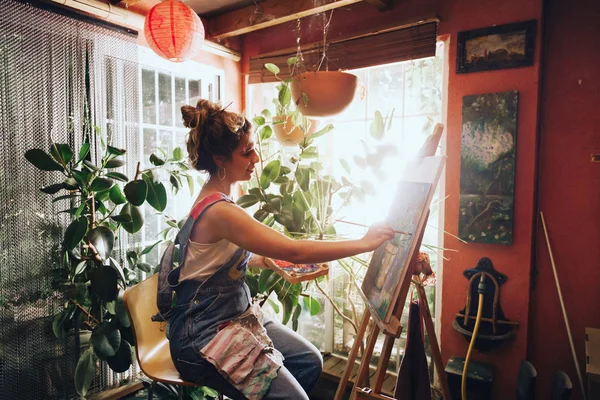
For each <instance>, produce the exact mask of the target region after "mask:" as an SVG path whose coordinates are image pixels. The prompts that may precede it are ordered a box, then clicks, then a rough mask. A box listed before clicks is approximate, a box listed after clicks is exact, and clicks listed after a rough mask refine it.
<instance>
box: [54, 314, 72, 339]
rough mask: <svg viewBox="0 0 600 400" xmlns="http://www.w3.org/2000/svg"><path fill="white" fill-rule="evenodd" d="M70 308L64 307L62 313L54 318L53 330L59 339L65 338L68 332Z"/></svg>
mask: <svg viewBox="0 0 600 400" xmlns="http://www.w3.org/2000/svg"><path fill="white" fill-rule="evenodd" d="M69 314H70V310H69V309H68V308H65V309H63V310H62V311H61V312H60V313H58V314H56V315H55V316H54V319H53V320H52V332H54V336H56V338H57V339H64V337H65V333H66V331H67V330H66V329H65V328H66V324H65V323H66V322H68V321H69Z"/></svg>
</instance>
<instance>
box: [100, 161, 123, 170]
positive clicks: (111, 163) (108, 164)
mask: <svg viewBox="0 0 600 400" xmlns="http://www.w3.org/2000/svg"><path fill="white" fill-rule="evenodd" d="M123 165H125V161H123V160H108V161H107V162H106V164H104V168H119V167H122V166H123Z"/></svg>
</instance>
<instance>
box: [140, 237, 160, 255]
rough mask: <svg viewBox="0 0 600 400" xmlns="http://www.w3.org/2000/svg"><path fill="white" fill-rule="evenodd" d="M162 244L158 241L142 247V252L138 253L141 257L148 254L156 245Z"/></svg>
mask: <svg viewBox="0 0 600 400" xmlns="http://www.w3.org/2000/svg"><path fill="white" fill-rule="evenodd" d="M159 243H162V240H159V241H157V242H155V243H153V244H151V245H149V246H146V247H144V249H143V250H142V252H141V253H140V256H143V255H144V254H148V253H150V252H151V251H152V249H154V247H156V245H157V244H159Z"/></svg>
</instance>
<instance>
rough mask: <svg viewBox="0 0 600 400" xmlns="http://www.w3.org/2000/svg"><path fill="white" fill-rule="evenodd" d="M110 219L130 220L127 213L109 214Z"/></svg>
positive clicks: (121, 221) (117, 220) (118, 220)
mask: <svg viewBox="0 0 600 400" xmlns="http://www.w3.org/2000/svg"><path fill="white" fill-rule="evenodd" d="M110 219H112V220H113V221H116V222H120V223H123V222H131V215H128V214H122V215H121V214H119V215H111V216H110Z"/></svg>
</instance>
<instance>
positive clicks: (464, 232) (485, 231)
mask: <svg viewBox="0 0 600 400" xmlns="http://www.w3.org/2000/svg"><path fill="white" fill-rule="evenodd" d="M518 99H519V93H518V92H517V91H510V92H502V93H488V94H480V95H473V96H465V97H463V113H462V117H463V120H462V138H461V151H460V160H461V161H460V209H459V226H458V232H459V236H460V238H461V239H464V240H466V241H469V242H480V243H494V244H505V245H510V244H512V240H513V215H514V213H513V209H514V195H515V145H516V142H517V107H518Z"/></svg>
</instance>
